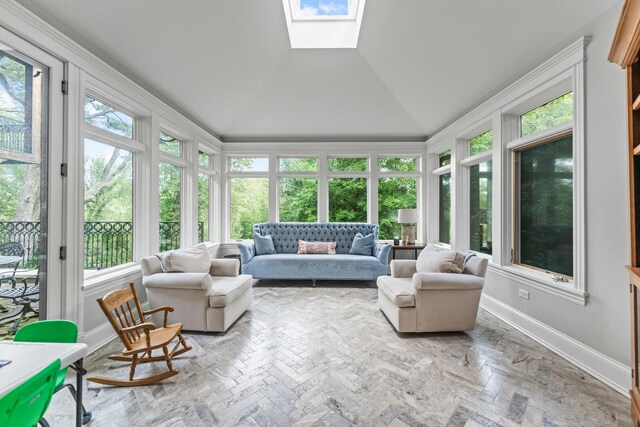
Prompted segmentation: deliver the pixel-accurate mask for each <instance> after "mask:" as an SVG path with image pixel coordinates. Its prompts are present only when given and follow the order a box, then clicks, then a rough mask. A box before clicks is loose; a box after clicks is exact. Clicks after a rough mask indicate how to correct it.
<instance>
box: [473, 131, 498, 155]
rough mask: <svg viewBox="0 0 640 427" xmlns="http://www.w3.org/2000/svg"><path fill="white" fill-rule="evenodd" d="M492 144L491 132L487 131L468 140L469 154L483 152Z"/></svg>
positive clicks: (489, 148)
mask: <svg viewBox="0 0 640 427" xmlns="http://www.w3.org/2000/svg"><path fill="white" fill-rule="evenodd" d="M492 146H493V132H492V131H488V132H485V133H483V134H480V135H478V136H476V137H473V138H471V139H470V140H469V155H471V156H474V155H476V154H480V153H484V152H485V151H488V150H491V147H492Z"/></svg>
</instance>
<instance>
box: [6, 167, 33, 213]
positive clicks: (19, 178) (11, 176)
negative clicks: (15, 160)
mask: <svg viewBox="0 0 640 427" xmlns="http://www.w3.org/2000/svg"><path fill="white" fill-rule="evenodd" d="M27 167H28V166H27V165H26V164H0V189H2V193H3V196H2V203H0V221H13V220H14V219H15V217H16V210H17V203H18V200H20V193H21V192H22V187H23V185H24V181H25V177H26V174H27Z"/></svg>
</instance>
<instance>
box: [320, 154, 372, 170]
mask: <svg viewBox="0 0 640 427" xmlns="http://www.w3.org/2000/svg"><path fill="white" fill-rule="evenodd" d="M329 170H330V171H331V172H365V171H366V170H367V159H366V158H364V157H358V158H353V157H331V158H329Z"/></svg>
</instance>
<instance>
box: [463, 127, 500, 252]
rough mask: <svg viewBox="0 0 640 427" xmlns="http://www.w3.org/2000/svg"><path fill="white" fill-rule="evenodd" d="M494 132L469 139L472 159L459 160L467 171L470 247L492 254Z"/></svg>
mask: <svg viewBox="0 0 640 427" xmlns="http://www.w3.org/2000/svg"><path fill="white" fill-rule="evenodd" d="M492 145H493V132H492V131H488V132H484V133H482V134H480V135H477V136H475V137H473V138H471V139H470V140H469V154H470V155H471V158H468V159H465V160H463V161H462V163H463V164H464V165H465V166H467V167H468V173H469V249H471V250H472V251H475V252H481V253H485V254H489V255H491V253H492V251H493V247H492V246H493V245H492V230H491V200H492V187H491V186H492V182H493V165H492V163H491V147H492Z"/></svg>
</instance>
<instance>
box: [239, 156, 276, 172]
mask: <svg viewBox="0 0 640 427" xmlns="http://www.w3.org/2000/svg"><path fill="white" fill-rule="evenodd" d="M229 171H231V172H268V171H269V159H268V158H267V157H259V158H249V157H231V158H230V159H229Z"/></svg>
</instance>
